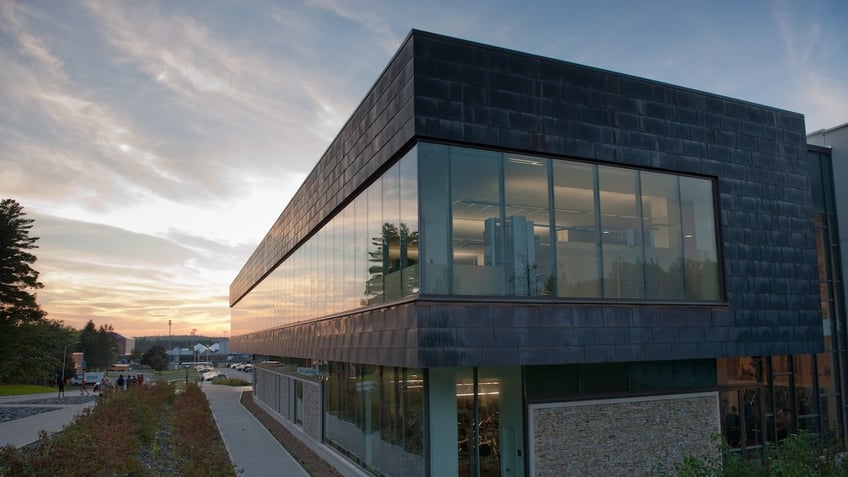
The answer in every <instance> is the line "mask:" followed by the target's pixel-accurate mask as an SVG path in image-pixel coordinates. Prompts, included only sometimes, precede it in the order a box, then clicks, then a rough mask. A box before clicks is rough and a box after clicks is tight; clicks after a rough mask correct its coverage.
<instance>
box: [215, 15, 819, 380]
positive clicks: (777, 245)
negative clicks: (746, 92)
mask: <svg viewBox="0 0 848 477" xmlns="http://www.w3.org/2000/svg"><path fill="white" fill-rule="evenodd" d="M804 132H805V131H804V118H803V116H802V115H800V114H797V113H792V112H788V111H783V110H779V109H775V108H770V107H766V106H762V105H757V104H753V103H748V102H744V101H740V100H736V99H731V98H726V97H722V96H717V95H713V94H708V93H703V92H699V91H694V90H690V89H686V88H682V87H678V86H673V85H668V84H663V83H659V82H656V81H651V80H646V79H642V78H637V77H632V76H627V75H622V74H618V73H614V72H609V71H603V70H599V69H594V68H589V67H586V66H581V65H577V64H572V63H567V62H562V61H557V60H552V59H548V58H542V57H538V56H533V55H529V54H524V53H518V52H514V51H509V50H504V49H500V48H494V47H490V46H486V45H481V44H476V43H471V42H466V41H461V40H456V39H452V38H447V37H442V36H438V35H433V34H429V33H424V32H419V31H413V32H411V33H410V35H409V37H408V38H407V39H406V41H405V42H404V44H403V45H402V46H401V48H400V49H399V50H398V52H397V53H396V55H395V57H394V58H393V59H392V61H391V62H390V64H389V65H388V66H387V67H386V69H385V70H384V72H383V74H382V75H381V76H380V78H379V79H378V81H377V82H376V84H375V85H374V87H373V88H372V89H371V91H369V93H368V94H367V95H366V97H365V99H364V100H363V101H362V103H361V104H360V105H359V107H358V108H357V110H356V111H355V112H354V114H353V116H352V117H351V118H350V119H349V120H348V122H347V123H346V124H345V125H344V127H343V128H342V130H341V132H340V133H339V135H338V137H337V138H336V139H335V140H334V141H333V143H332V144H331V145H330V147H329V148H328V149H327V152H326V153H325V154H324V155H323V156H322V158H321V160H320V161H319V163H318V165H317V166H316V168H315V169H314V170H313V171H312V173H311V174H310V175H309V177H308V178H307V179H306V181H305V182H304V184H303V186H302V187H301V188H300V190H299V191H298V193H297V194H296V195H295V197H294V199H293V200H292V202H291V203H290V204H289V206H288V207H287V208H286V209H285V211H284V212H283V213H282V214H281V216H280V218H279V219H278V220H277V222H276V223H275V225H274V226H273V227H272V229H271V231H270V232H269V233H268V235H267V236H266V237H265V239H264V240H263V241H262V243H261V244H260V246H259V247H258V248H257V250H256V252H255V253H254V255H253V256H252V257H251V258H250V259H249V260H248V262H247V264H246V265H245V267H244V269H243V270H242V271H241V273H240V274H239V276H238V277H237V278H236V280H235V281H234V282H233V285H232V286H231V290H230V300H231V302H233V303H234V302H236V301H237V300H238V299H239V297H240V296H242V294H243V293H244V292H246V291H247V290H248V289H249V288H250V287H252V285H253V284H254V283H256V282H257V281H258V280H259V279H260V278H261V277H262V276H264V275H265V274H266V273H267V272H268V271H269V270H270V269H271V268H272V267H273V266H274V265H275V264H276V263H278V262H279V261H280V260H281V259H282V258H283V257H285V256H286V254H287V253H288V252H289V251H291V250H292V249H293V247H295V246H296V245H297V244H298V243H299V242H300V241H302V240H304V239H305V238H306V237H307V234H308V233H309V232H310V231H311V230H313V229H314V228H315V227H317V226H319V225H320V224H321V223H322V222H323V221H325V220H326V219H327V218H328V216H329V215H330V214H331V213H333V212H334V211H335V210H337V209H338V208H339V207H341V206H343V205H344V204H345V203H346V201H347V200H348V199H349V198H350V197H351V195H352V194H354V193H355V192H357V191H358V190H360V189H361V188H363V187H364V186H365V185H367V182H368V181H369V180H370V179H372V178H373V177H375V174H378V173H379V172H380V171H382V170H383V169H384V168H385V167H386V166H387V165H388V164H390V161H392V160H393V159H395V158H397V157H398V156H399V154H401V153H402V152H404V151H405V150H406V149H408V147H410V146H411V145H412V144H414V143H415V141H417V140H433V141H441V142H449V143H456V144H464V145H470V146H476V147H488V148H497V149H507V150H515V151H523V152H530V153H538V154H544V155H550V156H557V157H573V158H579V159H586V160H592V161H597V162H600V163H608V164H619V165H625V166H633V167H639V168H649V169H657V170H663V171H670V172H675V173H684V174H695V175H700V176H708V177H714V178H716V184H717V191H716V192H717V202H718V204H717V212H718V228H719V235H720V236H719V244H720V245H719V254H720V256H721V257H722V261H723V280H724V286H725V290H726V303H723V304H712V305H709V304H689V305H680V304H677V305H673V304H660V303H653V304H650V303H639V304H635V303H634V304H604V303H580V304H574V303H565V302H559V303H551V302H544V301H539V300H537V301H535V302H524V303H510V300H508V299H506V300H504V299H498V300H485V299H481V300H475V301H471V302H469V301H466V300H458V299H452V300H444V299H441V300H439V299H428V298H426V297H424V298H422V299H419V300H416V301H407V302H403V303H398V304H394V305H391V306H387V307H382V308H378V309H373V310H359V311H357V312H355V313H352V314H349V315H346V316H341V317H334V318H329V319H325V320H319V321H314V322H309V323H304V324H300V325H295V326H292V327H289V328H286V331H285V332H284V333H283V332H277V333H258V334H255V335H251V336H243V337H234V338H233V349H242V350H245V351H250V352H257V353H264V354H271V355H280V356H300V357H315V358H318V357H320V358H323V359H329V360H334V361H351V362H360V363H371V364H385V365H396V366H409V367H432V366H469V365H517V364H523V365H529V364H553V363H579V362H612V361H639V360H665V359H689V358H714V357H718V356H744V355H767V354H789V353H811V352H818V351H820V350H821V349H822V347H823V339H822V320H821V313H820V309H819V295H818V293H819V292H818V275H817V262H816V248H815V232H814V225H813V221H812V217H813V208H812V199H811V193H810V186H809V177H808V172H807V171H808V166H807V163H806V161H805V155H806V140H805V134H804ZM422 167H426V164H423V165H422Z"/></svg>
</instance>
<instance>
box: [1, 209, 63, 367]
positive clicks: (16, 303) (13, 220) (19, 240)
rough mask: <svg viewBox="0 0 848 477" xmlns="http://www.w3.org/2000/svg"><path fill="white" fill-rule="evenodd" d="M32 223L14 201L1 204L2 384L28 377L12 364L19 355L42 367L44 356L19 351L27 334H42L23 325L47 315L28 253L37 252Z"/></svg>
mask: <svg viewBox="0 0 848 477" xmlns="http://www.w3.org/2000/svg"><path fill="white" fill-rule="evenodd" d="M32 223H33V219H29V218H26V215H25V214H24V212H23V207H21V205H20V204H18V203H17V202H16V201H15V200H13V199H3V200H2V201H0V381H3V382H8V381H10V380H12V379H13V378H12V374H20V373H21V372H23V373H24V375H25V376H30V375H31V374H29V373H26V369H22V368H20V365H21V363H17V364H13V363H16V362H18V361H20V359H21V356H22V355H25V356H26V357H27V358H32V359H33V360H34V361H31V362H32V363H40V364H44V362H43V361H41V360H40V359H41V358H43V356H42V355H43V352H41V351H40V352H39V353H38V354H37V355H27V354H25V353H24V352H23V351H22V350H21V349H20V348H21V346H22V345H23V343H24V342H26V341H27V340H28V338H29V336H28V334H27V333H29V332H32V333H36V334H38V333H39V332H40V331H42V329H41V328H40V327H36V328H31V327H29V326H25V325H31V324H38V323H39V322H40V321H41V320H42V319H43V318H44V317H45V316H46V315H47V313H45V312H44V310H42V309H41V307H40V306H39V305H38V303H37V302H36V295H35V290H38V289H39V288H43V287H44V285H43V284H42V283H41V282H39V281H38V272H37V271H36V270H35V269H34V268H32V265H33V264H34V263H35V261H36V257H35V255H33V254H32V253H30V252H29V250H32V249H34V248H38V247H37V246H36V245H35V242H36V241H37V240H38V237H30V235H29V231H30V229H31V228H32ZM48 328H49V326H48ZM45 346H46V345H45V344H42V348H40V349H42V350H46V348H45ZM51 351H55V350H51ZM45 352H46V351H45ZM28 362H30V361H28ZM39 369H40V368H39ZM34 374H38V373H34Z"/></svg>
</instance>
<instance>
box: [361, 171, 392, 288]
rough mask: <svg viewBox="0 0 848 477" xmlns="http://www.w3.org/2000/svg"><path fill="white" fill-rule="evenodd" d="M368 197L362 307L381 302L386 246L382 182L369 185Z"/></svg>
mask: <svg viewBox="0 0 848 477" xmlns="http://www.w3.org/2000/svg"><path fill="white" fill-rule="evenodd" d="M366 194H367V195H368V228H367V232H366V233H367V234H368V262H367V263H366V264H364V265H366V266H367V267H368V281H367V282H365V297H364V300H363V303H362V304H363V305H375V304H377V303H382V302H383V250H386V244H385V243H384V237H383V182H382V181H379V180H378V181H376V182H374V183H373V184H371V187H369V188H368V190H367V192H366Z"/></svg>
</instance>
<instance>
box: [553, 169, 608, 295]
mask: <svg viewBox="0 0 848 477" xmlns="http://www.w3.org/2000/svg"><path fill="white" fill-rule="evenodd" d="M595 171H596V166H593V165H590V164H583V163H580V162H570V161H553V175H554V181H553V182H554V221H555V224H556V225H555V227H556V232H555V239H556V256H557V295H558V296H563V297H598V296H600V294H601V274H600V273H601V272H600V247H599V245H600V241H599V233H598V226H597V214H596V213H595V212H596V211H595Z"/></svg>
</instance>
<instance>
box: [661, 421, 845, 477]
mask: <svg viewBox="0 0 848 477" xmlns="http://www.w3.org/2000/svg"><path fill="white" fill-rule="evenodd" d="M822 444H823V443H822V442H821V440H820V439H818V438H817V437H816V436H814V435H813V434H810V433H809V432H804V431H802V432H799V433H797V434H791V435H789V436H788V437H787V438H786V439H784V440H782V441H780V442H778V443H770V444H768V445H767V446H766V447H765V449H764V450H763V451H762V454H759V455H755V456H752V457H751V458H749V459H745V458H743V457H742V456H741V455H740V454H739V452H736V451H734V450H733V449H731V448H730V447H729V446H728V445H727V442H726V441H722V442H721V444H720V446H721V455H722V458H721V459H716V458H711V457H699V456H685V457H684V458H683V461H682V462H680V463H679V464H677V465H675V466H674V470H673V471H672V472H668V471H664V470H661V471H660V472H658V474H659V475H661V476H671V475H674V476H678V477H814V476H820V477H840V476H845V475H848V459H844V458H843V456H842V455H841V454H839V453H838V452H836V450H835V449H833V448H828V447H825V446H823V445H822Z"/></svg>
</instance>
